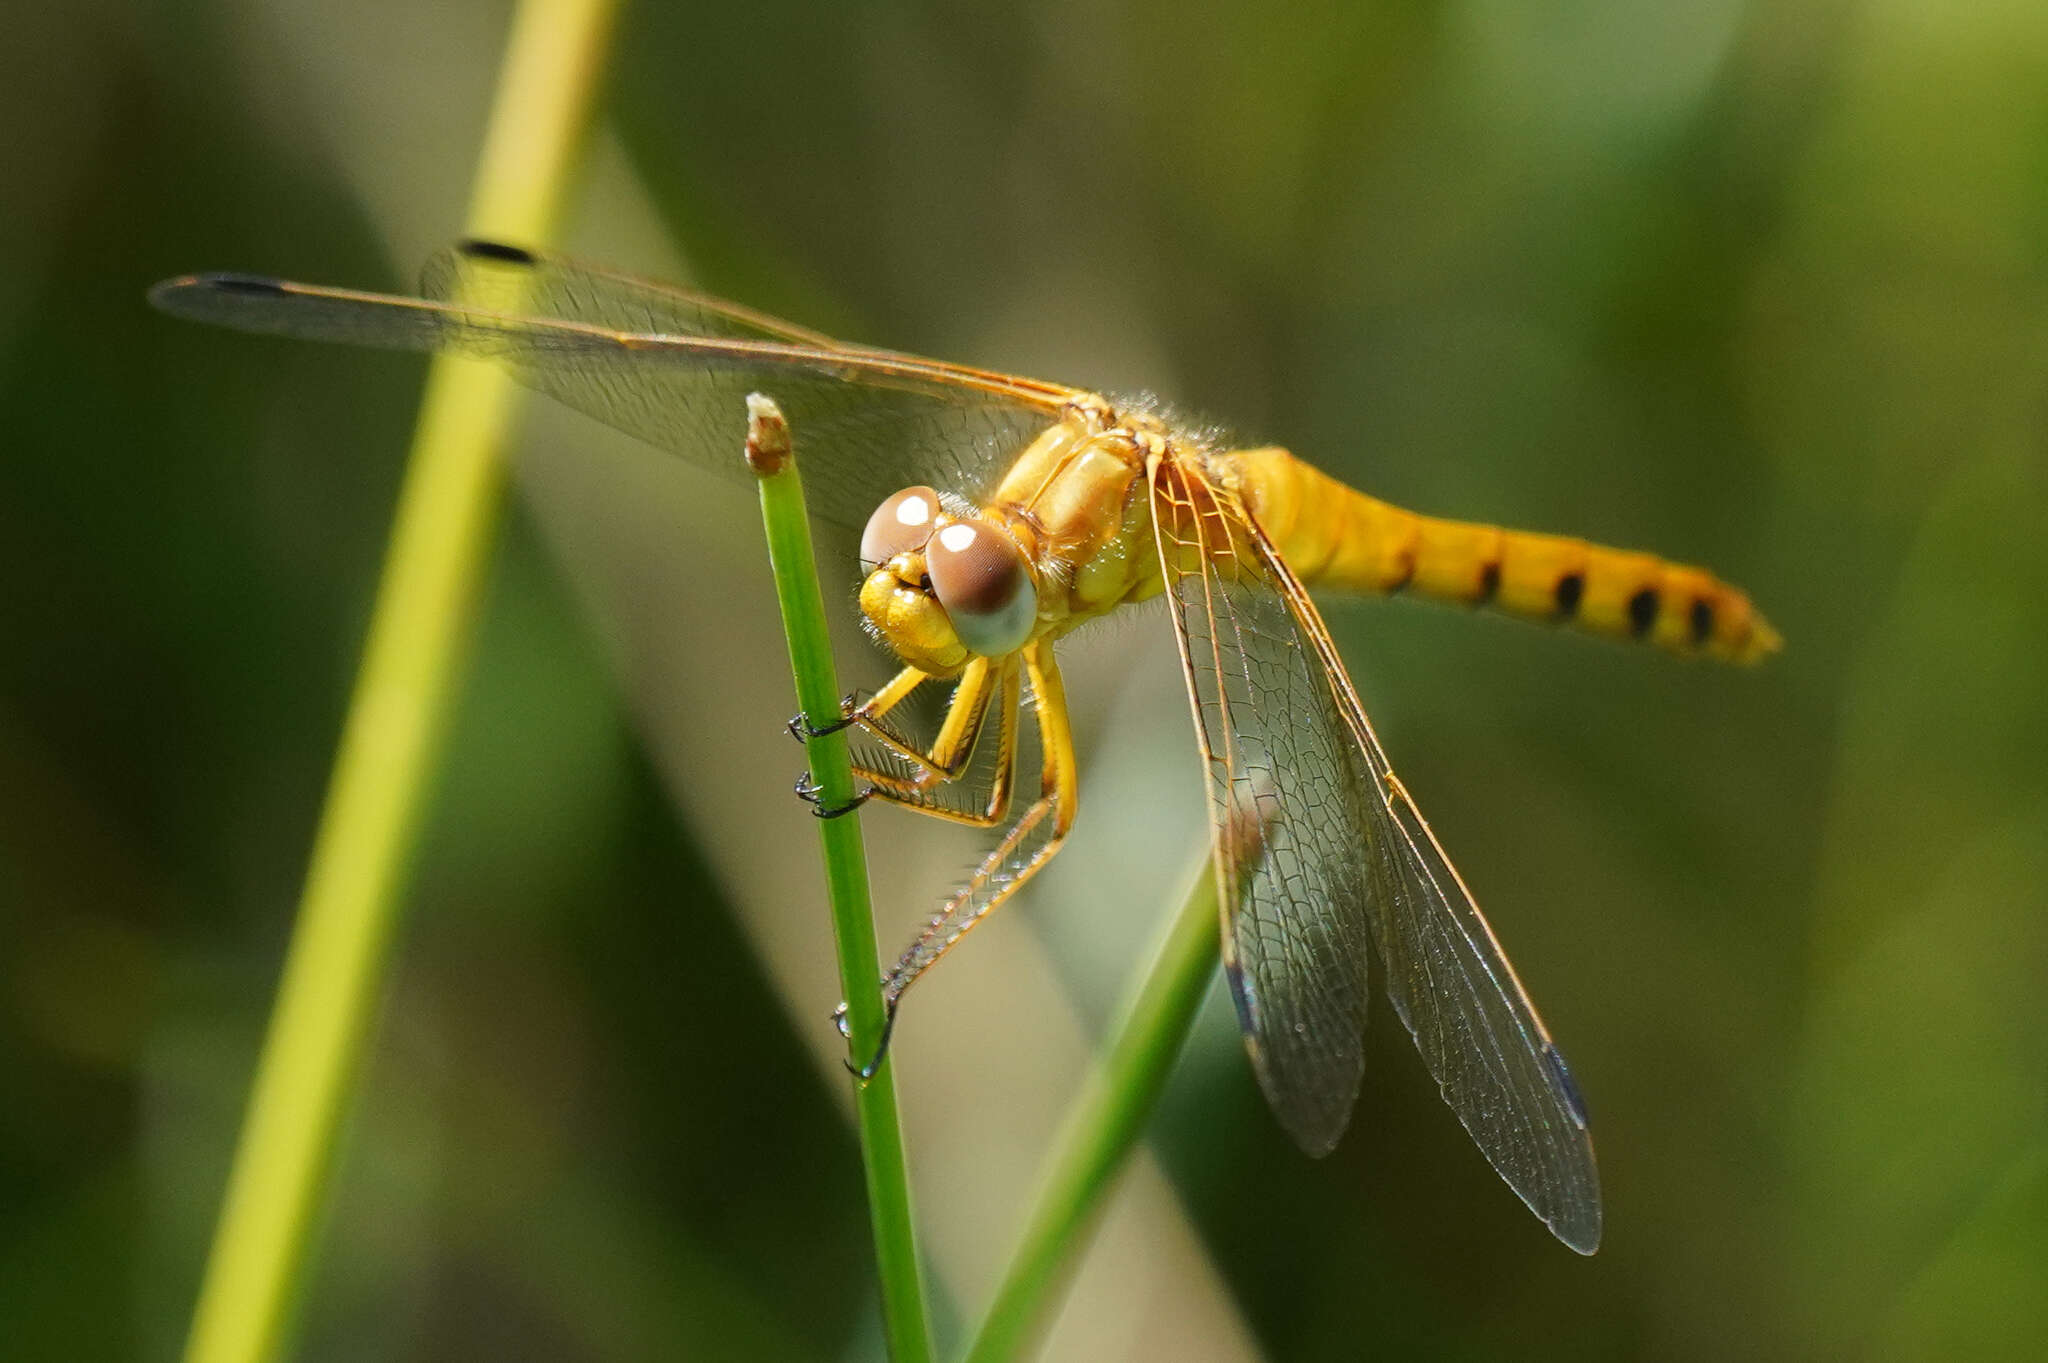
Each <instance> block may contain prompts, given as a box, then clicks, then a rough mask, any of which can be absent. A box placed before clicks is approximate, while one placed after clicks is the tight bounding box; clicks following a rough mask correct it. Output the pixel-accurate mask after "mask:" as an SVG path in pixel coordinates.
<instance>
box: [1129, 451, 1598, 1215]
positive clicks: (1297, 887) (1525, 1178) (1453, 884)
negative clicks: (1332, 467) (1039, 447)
mask: <svg viewBox="0 0 2048 1363" xmlns="http://www.w3.org/2000/svg"><path fill="white" fill-rule="evenodd" d="M1154 487H1155V492H1154V511H1155V517H1157V518H1158V520H1159V524H1160V542H1161V554H1162V559H1163V561H1165V562H1166V564H1167V569H1168V580H1169V583H1170V584H1171V585H1170V587H1169V593H1170V595H1171V597H1172V599H1173V601H1174V603H1175V612H1174V613H1175V620H1176V630H1177V632H1178V634H1179V636H1180V639H1181V650H1182V659H1183V663H1184V664H1185V665H1186V670H1187V674H1188V682H1189V687H1190V690H1191V692H1192V695H1193V699H1194V703H1195V709H1196V722H1197V726H1198V729H1199V730H1200V731H1201V738H1202V742H1203V746H1204V753H1205V756H1207V757H1208V758H1209V764H1210V771H1211V780H1210V787H1211V790H1210V796H1211V807H1212V811H1214V812H1215V814H1216V817H1217V818H1219V819H1222V818H1227V817H1228V815H1229V811H1230V810H1231V809H1232V808H1233V805H1234V803H1235V802H1241V801H1242V800H1243V799H1244V798H1245V795H1244V794H1243V793H1241V792H1248V791H1253V790H1255V789H1256V786H1257V781H1256V780H1251V781H1248V780H1247V776H1246V773H1247V772H1251V771H1255V770H1256V767H1254V766H1253V765H1252V764H1251V763H1248V762H1247V761H1246V760H1245V757H1244V755H1245V754H1249V755H1250V756H1251V758H1252V759H1254V760H1255V761H1259V762H1264V763H1267V764H1270V765H1272V766H1273V767H1274V768H1275V771H1274V775H1273V777H1272V779H1273V781H1274V782H1275V785H1276V788H1277V791H1278V794H1277V803H1276V804H1275V807H1274V808H1273V810H1272V814H1271V816H1270V817H1269V818H1268V819H1267V820H1266V822H1267V823H1268V824H1269V825H1270V826H1273V827H1281V826H1291V825H1292V824H1293V823H1295V822H1296V821H1297V820H1299V819H1302V818H1306V819H1307V820H1308V821H1309V831H1308V832H1306V833H1299V832H1296V833H1291V834H1288V835H1286V836H1276V835H1275V834H1273V833H1268V835H1267V839H1266V856H1267V857H1269V858H1271V857H1275V856H1278V857H1281V858H1282V862H1281V864H1280V865H1278V866H1275V867H1272V868H1267V867H1264V866H1261V867H1258V868H1255V869H1254V870H1253V872H1252V873H1251V875H1250V877H1249V879H1248V880H1247V881H1245V882H1244V883H1245V884H1246V886H1247V888H1246V889H1245V891H1244V892H1243V893H1242V895H1241V896H1240V903H1239V905H1238V908H1237V910H1236V913H1235V915H1234V920H1235V921H1234V924H1228V925H1227V926H1229V928H1230V930H1227V931H1226V934H1225V943H1226V949H1228V946H1229V944H1230V943H1232V942H1233V941H1234V942H1235V943H1236V947H1237V957H1238V966H1237V970H1236V971H1235V972H1234V973H1233V985H1234V987H1236V988H1237V989H1238V997H1239V1012H1240V1017H1241V1019H1242V1020H1243V1022H1244V1024H1245V1029H1246V1038H1247V1042H1248V1045H1249V1047H1250V1049H1251V1051H1252V1058H1253V1063H1254V1065H1255V1066H1257V1067H1258V1069H1259V1077H1260V1081H1261V1083H1262V1084H1263V1085H1264V1087H1265V1089H1266V1092H1267V1095H1268V1097H1269V1098H1270V1099H1271V1100H1272V1102H1273V1105H1274V1108H1275V1110H1276V1111H1278V1112H1279V1114H1280V1116H1281V1120H1282V1121H1283V1123H1284V1124H1286V1125H1287V1127H1288V1129H1289V1130H1290V1131H1292V1132H1293V1133H1294V1135H1295V1138H1296V1139H1297V1140H1298V1141H1300V1142H1301V1143H1302V1144H1303V1145H1304V1146H1305V1147H1307V1148H1309V1149H1310V1150H1311V1151H1314V1150H1317V1149H1318V1148H1325V1149H1326V1148H1327V1147H1328V1144H1329V1143H1331V1142H1334V1140H1335V1139H1336V1136H1337V1135H1338V1134H1339V1133H1341V1131H1342V1129H1343V1126H1344V1122H1345V1119H1346V1115H1347V1114H1348V1112H1349V1108H1350V1103H1351V1099H1352V1096H1353V1095H1354V1094H1355V1091H1356V1087H1357V1077H1358V1072H1359V1061H1358V1060H1357V1059H1356V1058H1355V1054H1354V1053H1353V1052H1350V1051H1347V1050H1346V1046H1347V1045H1350V1046H1355V1041H1356V1026H1357V1024H1356V1023H1347V1019H1346V1018H1345V1017H1344V1016H1343V1012H1342V1010H1340V1009H1339V1008H1337V1007H1335V1006H1333V1004H1334V1002H1336V1001H1342V1002H1345V1003H1348V1002H1349V1001H1350V1000H1351V999H1352V998H1353V997H1354V996H1355V997H1356V998H1357V1000H1358V1012H1359V1014H1360V1020H1361V1021H1362V1013H1363V1002H1364V980H1365V974H1364V969H1363V966H1362V964H1360V963H1359V962H1357V961H1355V960H1354V959H1353V956H1354V954H1357V953H1362V951H1363V944H1362V939H1363V938H1364V937H1365V936H1367V935H1369V936H1370V937H1371V939H1372V942H1373V945H1374V946H1375V947H1376V948H1377V949H1378V951H1379V954H1380V958H1381V961H1382V963H1383V965H1384V966H1385V968H1386V977H1387V992H1388V994H1389V996H1390V997H1391V999H1392V1000H1393V1003H1394V1008H1395V1011H1396V1012H1397V1013H1398V1014H1399V1015H1400V1017H1401V1020H1402V1022H1403V1023H1404V1024H1406V1026H1407V1028H1408V1030H1409V1032H1410V1033H1411V1034H1412V1035H1413V1036H1414V1038H1415V1044H1416V1048H1417V1049H1418V1050H1420V1051H1421V1053H1422V1058H1423V1061H1424V1063H1426V1064H1427V1065H1428V1066H1429V1070H1430V1073H1431V1074H1432V1075H1433V1076H1435V1078H1436V1081H1437V1084H1438V1086H1439V1088H1440V1089H1441V1091H1442V1093H1443V1096H1444V1100H1445V1101H1446V1102H1447V1103H1449V1104H1450V1106H1451V1109H1452V1110H1453V1111H1454V1112H1456V1113H1457V1114H1458V1119H1459V1121H1460V1122H1462V1123H1463V1124H1464V1126H1465V1129H1466V1131H1468V1132H1469V1133H1471V1136H1472V1139H1473V1141H1474V1142H1475V1143H1476V1144H1477V1145H1478V1146H1479V1148H1480V1150H1481V1152H1483V1153H1484V1154H1485V1156H1486V1158H1487V1160H1488V1161H1489V1162H1491V1163H1492V1165H1493V1167H1494V1168H1495V1169H1496V1170H1497V1171H1498V1172H1499V1173H1500V1175H1501V1177H1502V1178H1503V1179H1505V1180H1506V1181H1507V1183H1508V1186H1509V1187H1511V1188H1513V1189H1514V1190H1515V1192H1516V1194H1517V1195H1519V1196H1520V1197H1521V1199H1522V1200H1523V1201H1524V1202H1525V1203H1527V1204H1528V1205H1529V1208H1530V1210H1532V1211H1534V1212H1535V1213H1536V1215H1537V1216H1538V1217H1539V1218H1540V1219H1541V1220H1542V1221H1543V1222H1544V1224H1545V1225H1547V1226H1549V1227H1550V1229H1551V1231H1552V1232H1553V1233H1554V1234H1555V1235H1556V1236H1557V1237H1558V1238H1559V1239H1560V1240H1562V1241H1564V1243H1565V1244H1567V1245H1569V1246H1570V1247H1572V1248H1573V1249H1575V1250H1578V1251H1579V1252H1580V1253H1583V1254H1590V1253H1592V1252H1593V1250H1594V1249H1596V1248H1597V1247H1598V1246H1599V1243H1600V1222H1601V1211H1600V1182H1599V1173H1598V1170H1597V1169H1596V1167H1595V1165H1594V1161H1593V1146H1592V1139H1591V1137H1590V1135H1589V1134H1588V1131H1587V1123H1586V1114H1585V1108H1584V1105H1583V1104H1582V1103H1581V1101H1580V1098H1579V1094H1578V1090H1577V1087H1576V1086H1575V1085H1574V1083H1573V1082H1572V1078H1571V1073H1570V1071H1569V1070H1568V1069H1567V1068H1566V1066H1565V1062H1564V1058H1563V1057H1562V1056H1561V1055H1560V1054H1559V1053H1558V1051H1557V1048H1556V1046H1555V1045H1553V1044H1552V1042H1551V1040H1550V1034H1549V1032H1548V1031H1547V1030H1545V1028H1544V1026H1543V1022H1542V1019H1541V1018H1539V1017H1538V1016H1537V1013H1536V1009H1535V1006H1534V1005H1533V1004H1531V1003H1530V1001H1529V996H1528V994H1527V993H1526V992H1524V990H1523V989H1522V985H1521V982H1520V981H1519V980H1518V979H1517V978H1516V977H1515V972H1514V968H1513V967H1512V966H1511V965H1509V963H1508V959H1507V956H1506V954H1505V953H1503V952H1502V950H1501V948H1500V943H1499V941H1498V940H1497V939H1496V938H1495V937H1494V935H1493V931H1492V929H1491V928H1490V927H1489V926H1488V925H1487V922H1486V919H1485V917H1484V916H1483V915H1482V914H1481V913H1480V912H1479V908H1478V906H1477V905H1476V904H1474V903H1473V900H1472V896H1471V893H1470V892H1469V891H1468V890H1467V889H1466V888H1465V884H1464V882H1463V880H1461V879H1460V878H1459V876H1458V874H1457V872H1456V871H1455V870H1454V869H1453V868H1452V866H1451V863H1450V861H1449V859H1448V858H1447V857H1445V856H1444V853H1443V849H1442V847H1441V846H1439V845H1438V843H1437V841H1436V837H1435V835H1434V834H1433V833H1431V831H1430V828H1429V825H1428V823H1427V822H1426V821H1424V819H1423V818H1422V815H1421V813H1420V811H1418V810H1417V809H1416V808H1415V805H1414V802H1413V801H1412V799H1410V797H1409V795H1408V792H1407V788H1406V787H1405V786H1403V785H1402V784H1401V783H1400V781H1399V780H1398V779H1397V778H1396V777H1395V776H1394V773H1393V770H1392V768H1391V766H1390V765H1389V764H1388V762H1387V758H1386V753H1385V751H1384V750H1383V749H1382V748H1381V746H1380V742H1379V739H1378V737H1377V736H1376V735H1375V734H1374V733H1373V730H1372V725H1371V723H1370V721H1369V720H1367V718H1366V715H1365V711H1364V708H1363V707H1362V706H1361V705H1360V704H1359V701H1358V697H1357V693H1356V692H1355V691H1354V690H1353V689H1352V686H1351V683H1350V679H1349V678H1348V676H1347V675H1346V674H1345V671H1344V667H1343V663H1342V661H1341V660H1340V659H1339V658H1338V656H1337V652H1336V648H1335V646H1334V645H1333V644H1332V643H1331V641H1330V637H1329V633H1328V631H1327V630H1326V629H1325V628H1324V626H1323V622H1322V618H1321V616H1320V615H1318V614H1317V612H1316V609H1315V606H1314V603H1313V602H1311V601H1310V600H1309V597H1308V594H1307V592H1306V591H1305V590H1303V588H1302V586H1301V584H1300V582H1299V581H1298V580H1296V579H1295V577H1294V576H1293V574H1292V573H1291V572H1289V571H1288V569H1287V566H1286V564H1285V563H1284V562H1283V561H1282V560H1281V558H1280V556H1279V554H1278V553H1277V552H1276V551H1275V550H1274V548H1273V546H1272V544H1271V542H1270V541H1268V540H1267V539H1266V537H1265V535H1264V533H1263V532H1262V531H1260V530H1259V528H1258V527H1257V525H1256V523H1255V522H1254V520H1253V518H1252V517H1251V515H1250V514H1249V512H1248V511H1247V510H1246V509H1245V508H1244V507H1243V505H1242V504H1241V502H1239V501H1238V499H1237V498H1236V497H1235V495H1234V494H1232V493H1231V492H1230V491H1229V490H1228V489H1225V488H1219V487H1216V486H1214V485H1212V484H1210V483H1209V482H1208V481H1207V480H1206V479H1204V478H1202V477H1201V476H1200V472H1199V470H1198V469H1195V468H1192V467H1189V466H1185V465H1168V466H1163V467H1162V469H1161V471H1160V475H1159V476H1155V480H1154ZM1205 502H1206V503H1207V504H1208V505H1209V506H1210V507H1213V508H1214V509H1213V510H1208V511H1205V510H1204V503H1205ZM1218 545H1222V546H1224V547H1225V548H1226V549H1227V553H1225V554H1223V555H1221V556H1217V555H1215V554H1214V552H1213V551H1214V549H1215V547H1216V546H1218ZM1176 560H1178V562H1176ZM1269 700H1270V702H1271V705H1272V706H1273V707H1277V713H1269V712H1268V709H1269V707H1268V702H1269ZM1276 734H1279V735H1281V736H1279V737H1276ZM1219 755H1224V756H1227V757H1228V760H1223V761H1220V762H1219ZM1232 755H1234V756H1232ZM1276 759H1277V760H1276ZM1296 764H1300V765H1298V766H1297V765H1296ZM1333 767H1334V768H1336V769H1337V770H1336V774H1335V777H1334V779H1333V777H1332V771H1331V769H1332V768H1333ZM1311 786H1313V787H1315V788H1313V789H1311V788H1310V787H1311ZM1324 787H1327V788H1326V789H1325V788H1324ZM1225 841H1227V840H1224V839H1219V862H1220V860H1221V858H1222V856H1223V852H1222V851H1221V847H1222V845H1223V843H1224V842H1225ZM1222 869H1223V868H1222V867H1221V866H1220V865H1219V873H1220V872H1221V871H1222ZM1223 883H1224V886H1225V889H1226V892H1227V890H1228V887H1229V885H1230V884H1231V883H1232V881H1231V879H1230V878H1226V879H1225V880H1224V882H1223ZM1226 897H1227V894H1226ZM1226 915H1227V916H1230V915H1229V911H1228V910H1226ZM1240 975H1241V976H1242V983H1240V980H1239V976H1240ZM1317 975H1322V976H1325V977H1328V982H1326V983H1324V984H1323V985H1321V986H1320V987H1317V986H1316V984H1315V983H1314V977H1316V976H1317ZM1320 1025H1330V1026H1340V1025H1348V1026H1349V1027H1350V1028H1351V1030H1350V1031H1347V1032H1346V1034H1345V1035H1344V1037H1340V1038H1333V1039H1331V1040H1329V1041H1318V1040H1317V1039H1316V1038H1314V1037H1313V1035H1312V1034H1311V1035H1300V1036H1294V1037H1288V1036H1284V1035H1283V1036H1279V1037H1276V1036H1275V1033H1276V1031H1279V1030H1281V1029H1283V1028H1288V1027H1307V1028H1314V1027H1316V1026H1320ZM1318 1142H1320V1145H1319V1144H1318Z"/></svg>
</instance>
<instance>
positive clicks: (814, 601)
mask: <svg viewBox="0 0 2048 1363" xmlns="http://www.w3.org/2000/svg"><path fill="white" fill-rule="evenodd" d="M747 462H748V463H749V464H750V465H752V467H753V469H754V472H755V473H756V475H757V476H758V477H759V480H760V486H761V519H762V522H763V524H764V525H765V526H766V527H767V531H768V558H769V562H770V564H771V565H772V567H773V568H774V571H775V596H776V600H777V602H778V603H779V604H780V605H781V607H782V626H783V630H784V632H785V633H786V634H787V635H788V638H789V665H790V672H791V674H792V675H793V677H794V678H795V681H796V698H797V708H798V709H799V710H801V711H802V712H803V713H804V714H805V715H806V716H810V717H812V718H813V719H814V720H816V719H821V718H823V717H826V716H836V715H837V714H838V713H839V696H840V692H839V682H838V678H837V675H836V673H835V672H834V669H833V666H832V643H831V638H830V636H829V635H828V634H827V632H826V624H825V598H824V595H823V593H822V592H821V591H820V590H819V587H818V568H817V562H816V560H815V558H814V557H813V555H812V551H811V528H810V521H809V519H808V518H807V517H806V515H805V513H804V493H803V484H802V483H801V481H800V480H799V479H798V477H797V469H796V459H795V454H794V451H793V449H792V447H791V443H790V430H789V423H788V422H787V421H786V420H785V419H784V418H783V415H782V413H781V411H780V410H779V409H778V408H777V407H776V406H775V404H774V403H773V402H772V401H770V400H769V399H767V398H764V397H762V396H760V395H759V394H755V395H752V396H750V397H748V399H747ZM805 750H806V755H807V756H808V758H809V760H810V768H811V778H812V780H813V781H815V782H816V783H817V798H818V807H819V808H821V809H832V808H837V807H839V806H843V805H846V804H848V803H849V802H850V801H852V800H853V798H854V785H853V769H852V767H851V765H850V764H849V762H848V759H847V749H846V735H845V734H844V733H831V734H825V735H823V736H820V737H815V738H810V739H808V740H806V742H805ZM818 836H819V841H820V842H821V843H822V844H823V848H824V854H825V883H826V888H827V890H828V892H829V894H830V896H831V909H832V936H833V940H834V941H835V943H836V944H837V946H838V951H839V988H840V990H841V991H842V997H844V998H845V1000H846V1009H847V1010H846V1024H847V1037H848V1041H849V1044H850V1046H851V1050H852V1054H853V1055H856V1056H859V1057H861V1058H862V1059H863V1060H864V1059H866V1058H867V1057H868V1056H871V1055H873V1054H874V1053H875V1052H876V1050H877V1049H879V1047H880V1046H881V1042H882V1034H883V1028H884V1025H885V1021H886V1019H885V1014H884V1012H883V1005H882V990H881V965H880V962H879V960H878V958H877V956H876V953H875V920H874V914H873V912H872V910H871V909H870V907H869V904H868V865H867V852H866V849H865V848H864V846H863V845H862V843H861V836H860V823H859V815H858V814H848V815H846V816H844V817H840V818H830V819H820V820H818ZM854 1109H855V1113H856V1117H857V1125H858V1127H859V1130H860V1147H861V1159H862V1162H863V1164H864V1165H865V1166H866V1169H867V1189H868V1215H869V1217H870V1219H871V1221H872V1222H873V1226H874V1236H875V1268H876V1272H877V1274H878V1275H879V1276H880V1279H881V1285H882V1318H883V1325H884V1328H885V1329H886V1331H887V1333H888V1337H889V1356H890V1357H891V1358H892V1359H894V1360H895V1363H929V1360H930V1358H931V1356H932V1346H931V1327H930V1324H929V1319H928V1317H927V1314H926V1311H925V1302H924V1279H923V1274H922V1270H921V1268H920V1265H919V1261H918V1254H917V1232H916V1226H915V1223H914V1221H913V1219H912V1213H911V1206H910V1176H909V1171H908V1167H907V1164H906V1161H905V1159H904V1154H903V1129H902V1125H901V1122H900V1120H899V1118H898V1115H897V1111H896V1081H895V1078H894V1066H893V1064H892V1063H891V1062H890V1061H889V1060H887V1059H884V1060H883V1062H882V1064H881V1067H880V1068H879V1069H878V1070H877V1071H876V1072H875V1075H874V1077H873V1078H872V1079H870V1080H868V1081H867V1082H866V1083H864V1084H863V1083H856V1085H855V1088H854Z"/></svg>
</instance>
